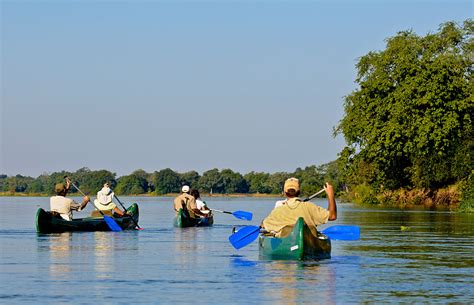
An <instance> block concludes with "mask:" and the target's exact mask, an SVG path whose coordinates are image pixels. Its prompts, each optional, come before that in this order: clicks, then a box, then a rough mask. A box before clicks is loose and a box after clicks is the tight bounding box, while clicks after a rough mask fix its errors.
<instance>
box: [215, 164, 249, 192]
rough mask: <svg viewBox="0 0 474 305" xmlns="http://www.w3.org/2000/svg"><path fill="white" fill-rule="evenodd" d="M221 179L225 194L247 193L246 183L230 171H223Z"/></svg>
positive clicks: (242, 178)
mask: <svg viewBox="0 0 474 305" xmlns="http://www.w3.org/2000/svg"><path fill="white" fill-rule="evenodd" d="M221 177H222V183H223V186H224V192H225V193H228V194H229V193H248V191H249V186H248V183H247V181H245V179H244V177H242V175H241V174H239V173H236V172H234V171H232V170H231V169H223V170H222V171H221Z"/></svg>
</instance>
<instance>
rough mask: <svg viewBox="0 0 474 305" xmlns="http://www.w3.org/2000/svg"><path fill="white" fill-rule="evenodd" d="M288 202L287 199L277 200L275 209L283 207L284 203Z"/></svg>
mask: <svg viewBox="0 0 474 305" xmlns="http://www.w3.org/2000/svg"><path fill="white" fill-rule="evenodd" d="M285 202H286V199H284V200H278V201H277V202H275V207H274V209H276V208H278V207H281V206H282V205H284V204H285Z"/></svg>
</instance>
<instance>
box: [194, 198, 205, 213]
mask: <svg viewBox="0 0 474 305" xmlns="http://www.w3.org/2000/svg"><path fill="white" fill-rule="evenodd" d="M196 206H197V208H198V209H199V210H202V209H203V208H204V207H205V206H206V203H205V202H204V201H202V200H201V199H196Z"/></svg>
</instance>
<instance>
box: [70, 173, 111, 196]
mask: <svg viewBox="0 0 474 305" xmlns="http://www.w3.org/2000/svg"><path fill="white" fill-rule="evenodd" d="M71 180H73V182H74V181H76V182H75V184H76V183H77V184H76V185H77V186H78V187H79V188H80V189H81V191H83V192H84V193H86V194H91V195H93V194H96V193H97V192H98V191H99V190H100V189H101V188H102V186H103V185H104V183H106V182H108V183H109V184H110V187H111V188H112V189H114V188H115V185H116V183H117V182H116V181H115V173H111V172H109V171H108V170H97V171H91V170H90V169H88V168H87V167H83V168H81V169H78V170H77V171H76V172H75V173H73V174H72V175H71ZM72 189H74V187H71V190H72Z"/></svg>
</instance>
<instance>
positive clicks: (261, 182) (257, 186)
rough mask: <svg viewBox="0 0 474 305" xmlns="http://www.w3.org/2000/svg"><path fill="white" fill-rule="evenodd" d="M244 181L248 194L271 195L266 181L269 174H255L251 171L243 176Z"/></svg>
mask: <svg viewBox="0 0 474 305" xmlns="http://www.w3.org/2000/svg"><path fill="white" fill-rule="evenodd" d="M244 179H245V181H247V183H248V185H249V192H250V193H252V194H255V193H257V194H265V193H271V191H272V189H271V187H270V186H269V184H268V180H269V179H270V174H268V173H256V172H253V171H252V172H250V173H247V174H245V176H244Z"/></svg>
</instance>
